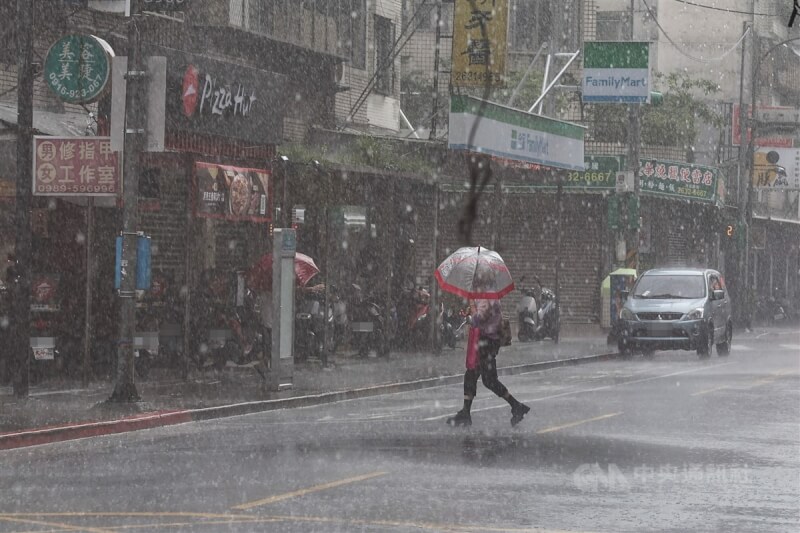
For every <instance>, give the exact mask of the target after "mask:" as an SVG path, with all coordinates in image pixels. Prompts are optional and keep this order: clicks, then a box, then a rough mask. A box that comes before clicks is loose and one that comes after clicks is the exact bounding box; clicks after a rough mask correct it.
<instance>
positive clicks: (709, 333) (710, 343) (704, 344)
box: [697, 323, 714, 359]
mask: <svg viewBox="0 0 800 533" xmlns="http://www.w3.org/2000/svg"><path fill="white" fill-rule="evenodd" d="M713 347H714V325H713V324H710V323H709V324H708V327H707V328H706V332H705V333H704V334H703V335H702V336H701V337H700V345H699V346H698V347H697V355H699V356H700V358H701V359H705V358H706V357H709V356H710V355H711V349H712V348H713Z"/></svg>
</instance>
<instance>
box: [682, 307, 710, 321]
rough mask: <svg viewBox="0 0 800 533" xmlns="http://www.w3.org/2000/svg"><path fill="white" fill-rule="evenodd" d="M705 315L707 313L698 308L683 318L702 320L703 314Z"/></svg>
mask: <svg viewBox="0 0 800 533" xmlns="http://www.w3.org/2000/svg"><path fill="white" fill-rule="evenodd" d="M704 313H705V310H704V309H703V308H702V307H698V308H697V309H692V310H691V311H689V312H688V313H686V316H685V317H683V319H684V320H700V319H701V318H703V314H704Z"/></svg>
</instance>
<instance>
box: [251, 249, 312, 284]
mask: <svg viewBox="0 0 800 533" xmlns="http://www.w3.org/2000/svg"><path fill="white" fill-rule="evenodd" d="M317 274H319V267H317V265H316V263H314V260H313V259H312V258H310V257H309V256H307V255H306V254H301V253H300V252H297V253H295V256H294V275H295V279H296V280H297V285H299V286H300V287H305V286H306V285H307V284H308V282H309V281H310V280H311V278H313V277H314V276H316V275H317ZM246 278H247V284H248V285H249V286H250V287H251V288H253V289H256V290H272V254H264V255H262V256H261V259H259V260H258V261H257V262H256V263H255V264H254V265H253V266H251V267H250V269H249V270H248V271H247V273H246Z"/></svg>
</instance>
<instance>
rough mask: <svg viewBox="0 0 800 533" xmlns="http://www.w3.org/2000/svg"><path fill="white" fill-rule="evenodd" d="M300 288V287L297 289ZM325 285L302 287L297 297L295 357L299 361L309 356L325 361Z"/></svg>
mask: <svg viewBox="0 0 800 533" xmlns="http://www.w3.org/2000/svg"><path fill="white" fill-rule="evenodd" d="M298 290H300V289H298ZM324 303H325V286H324V285H322V284H320V285H316V286H314V287H310V288H307V289H302V291H301V292H300V293H299V294H298V297H297V309H296V312H295V321H294V324H295V325H294V338H295V357H296V359H298V360H300V361H304V360H307V359H308V358H309V357H317V358H320V359H323V363H325V360H324V359H325V355H326V353H325V341H324V339H325V305H324Z"/></svg>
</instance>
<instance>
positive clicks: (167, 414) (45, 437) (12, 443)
mask: <svg viewBox="0 0 800 533" xmlns="http://www.w3.org/2000/svg"><path fill="white" fill-rule="evenodd" d="M618 357H619V354H617V353H606V354H599V355H588V356H584V357H573V358H570V359H559V360H555V361H543V362H539V363H527V364H523V365H515V366H508V367H503V368H498V369H497V373H498V375H500V376H513V375H518V374H523V373H527V372H538V371H543V370H549V369H551V368H559V367H564V366H574V365H580V364H586V363H594V362H599V361H608V360H611V359H616V358H618ZM463 379H464V377H463V375H462V374H459V375H455V376H441V377H438V378H425V379H419V380H415V381H405V382H400V383H387V384H383V385H374V386H370V387H362V388H358V389H350V390H343V391H337V392H325V393H321V394H313V395H306V396H295V397H292V398H282V399H276V400H260V401H254V402H244V403H236V404H230V405H221V406H217V407H204V408H199V409H183V410H169V411H152V412H146V413H141V414H138V415H133V416H128V417H123V418H118V419H114V420H106V421H101V422H82V423H77V424H69V425H63V426H51V427H44V428H37V429H30V430H22V431H16V432H11V433H3V434H0V450H10V449H14V448H24V447H28V446H36V445H40V444H50V443H55V442H62V441H67V440H75V439H84V438H88V437H99V436H102V435H112V434H115V433H127V432H129V431H138V430H140V429H152V428H156V427H163V426H171V425H175V424H185V423H186V422H196V421H202V420H213V419H216V418H228V417H232V416H241V415H247V414H253V413H259V412H265V411H275V410H278V409H292V408H297V407H310V406H314V405H323V404H328V403H334V402H341V401H344V400H354V399H358V398H366V397H370V396H377V395H380V394H393V393H398V392H410V391H414V390H420V389H427V388H431V387H440V386H445V385H455V384H458V383H461V382H462V381H463Z"/></svg>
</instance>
